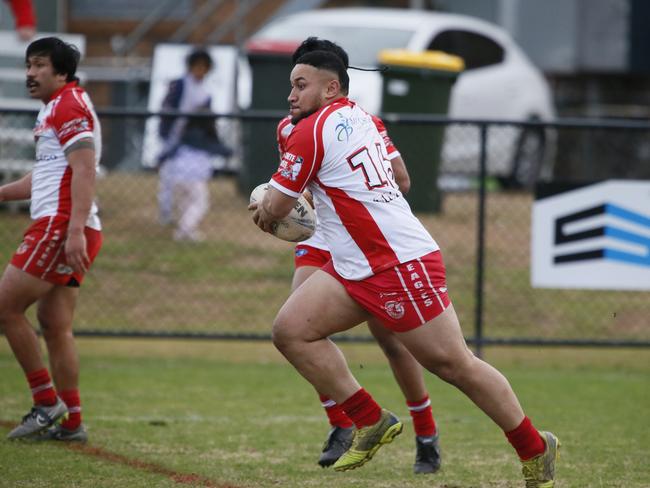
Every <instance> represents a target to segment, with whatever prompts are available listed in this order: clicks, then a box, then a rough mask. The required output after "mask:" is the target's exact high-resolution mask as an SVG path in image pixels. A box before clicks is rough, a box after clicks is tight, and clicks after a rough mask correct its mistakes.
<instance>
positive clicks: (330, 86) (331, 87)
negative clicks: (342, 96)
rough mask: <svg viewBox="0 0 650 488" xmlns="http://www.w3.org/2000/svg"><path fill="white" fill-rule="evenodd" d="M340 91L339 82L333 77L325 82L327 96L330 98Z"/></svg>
mask: <svg viewBox="0 0 650 488" xmlns="http://www.w3.org/2000/svg"><path fill="white" fill-rule="evenodd" d="M340 92H341V82H340V81H339V80H337V79H336V78H333V79H331V80H330V81H329V83H327V97H328V98H332V97H335V96H337V95H338V94H339V93H340Z"/></svg>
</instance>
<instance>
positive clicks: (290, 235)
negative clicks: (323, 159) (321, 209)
mask: <svg viewBox="0 0 650 488" xmlns="http://www.w3.org/2000/svg"><path fill="white" fill-rule="evenodd" d="M268 189H269V184H268V183H262V184H261V185H258V186H257V187H255V189H254V190H253V191H252V192H251V196H250V203H261V202H262V200H263V199H264V195H265V194H266V192H267V191H268ZM315 231H316V212H315V211H314V208H313V207H312V206H311V204H310V203H309V202H308V201H307V199H306V198H305V197H304V196H303V195H300V198H298V200H297V201H296V205H295V206H294V207H293V208H292V209H291V212H289V215H287V216H286V217H284V218H283V219H280V220H278V221H276V222H275V223H274V225H273V229H272V233H273V235H274V236H275V237H277V238H278V239H282V240H283V241H288V242H300V241H305V240H307V239H309V238H310V237H311V236H313V235H314V232H315Z"/></svg>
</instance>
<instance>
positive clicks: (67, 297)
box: [37, 286, 79, 391]
mask: <svg viewBox="0 0 650 488" xmlns="http://www.w3.org/2000/svg"><path fill="white" fill-rule="evenodd" d="M78 296H79V288H75V287H63V286H56V287H54V288H53V289H52V290H50V292H49V293H47V294H46V295H45V296H44V297H43V298H42V299H41V300H39V302H38V312H37V317H38V322H39V324H40V326H41V331H42V333H43V338H44V339H45V344H46V346H47V350H48V352H49V359H50V367H51V369H52V377H53V378H54V383H55V384H56V387H57V389H58V390H59V391H64V390H72V389H77V388H78V387H79V359H78V357H77V348H76V346H75V342H74V336H73V334H72V319H73V316H74V309H75V306H76V303H77V297H78Z"/></svg>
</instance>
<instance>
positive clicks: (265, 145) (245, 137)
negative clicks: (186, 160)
mask: <svg viewBox="0 0 650 488" xmlns="http://www.w3.org/2000/svg"><path fill="white" fill-rule="evenodd" d="M296 47H297V43H286V42H274V41H253V42H250V43H249V44H248V45H247V46H246V54H247V56H248V61H249V64H250V68H251V78H252V94H251V104H250V108H249V110H277V111H284V112H285V113H288V107H289V104H288V102H287V97H288V96H289V90H290V86H291V85H290V83H289V75H290V74H291V69H292V67H293V64H292V63H291V55H292V54H293V51H294V50H295V48H296ZM278 122H279V119H278V120H246V119H244V120H243V122H242V144H243V146H242V167H241V170H240V172H239V180H238V186H239V191H240V192H241V193H242V194H244V195H245V196H246V197H248V195H249V194H250V192H251V191H252V190H253V188H255V187H256V186H257V185H259V184H260V183H264V182H267V181H268V180H269V179H270V178H271V175H272V174H273V173H275V171H276V170H277V169H278V163H279V156H278V144H277V141H276V134H275V131H276V128H277V124H278Z"/></svg>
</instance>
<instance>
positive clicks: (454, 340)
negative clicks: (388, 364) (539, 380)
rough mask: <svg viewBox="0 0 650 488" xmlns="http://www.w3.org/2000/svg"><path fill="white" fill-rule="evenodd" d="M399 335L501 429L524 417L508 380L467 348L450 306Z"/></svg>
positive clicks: (515, 424) (509, 426) (517, 423)
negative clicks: (420, 324) (419, 325)
mask: <svg viewBox="0 0 650 488" xmlns="http://www.w3.org/2000/svg"><path fill="white" fill-rule="evenodd" d="M399 338H400V340H401V341H402V342H403V343H404V345H405V346H406V347H407V348H408V350H409V351H410V352H411V353H412V354H413V356H415V358H417V360H418V361H419V362H420V364H422V365H423V366H424V367H425V368H427V369H428V370H429V371H431V372H432V373H434V374H435V375H437V376H439V377H440V378H441V379H443V380H445V381H447V382H448V383H451V384H453V385H454V386H456V387H458V388H459V389H460V390H461V391H463V393H465V394H466V395H467V396H468V397H469V398H470V399H471V400H472V401H473V402H474V403H475V404H476V405H477V406H478V407H479V408H480V409H481V410H483V411H484V412H485V413H486V414H487V415H488V416H489V417H490V418H491V419H492V420H494V422H495V423H496V424H497V425H498V426H499V427H501V428H502V429H503V430H504V431H509V430H512V429H514V428H515V427H517V425H519V423H520V422H521V421H522V420H523V418H524V412H523V410H522V408H521V405H520V404H519V400H518V399H517V397H516V396H515V393H514V391H513V390H512V388H511V386H510V383H508V380H507V379H506V378H505V377H504V376H503V375H502V374H501V373H500V372H499V371H497V370H496V369H495V368H493V367H492V366H490V365H489V364H488V363H486V362H484V361H482V360H481V359H479V358H477V357H476V356H474V354H473V353H472V351H470V349H469V348H468V347H467V344H466V343H465V339H464V337H463V334H462V331H461V328H460V324H459V322H458V318H457V316H456V312H455V310H454V308H453V305H450V306H449V307H448V308H447V309H446V310H445V311H444V312H442V313H441V314H440V315H438V316H437V317H436V318H434V319H433V320H431V321H429V322H428V323H426V324H424V325H422V326H421V327H417V328H416V329H413V330H411V331H408V332H403V333H400V334H399Z"/></svg>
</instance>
